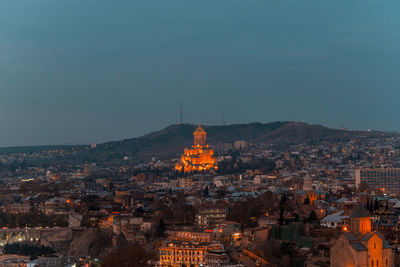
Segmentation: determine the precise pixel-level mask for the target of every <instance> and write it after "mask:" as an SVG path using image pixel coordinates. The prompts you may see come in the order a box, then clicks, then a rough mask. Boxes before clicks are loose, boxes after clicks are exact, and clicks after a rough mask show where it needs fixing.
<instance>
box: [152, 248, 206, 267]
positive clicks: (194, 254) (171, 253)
mask: <svg viewBox="0 0 400 267" xmlns="http://www.w3.org/2000/svg"><path fill="white" fill-rule="evenodd" d="M159 251H160V265H161V266H162V267H164V266H165V267H167V266H168V267H169V266H173V267H175V266H176V267H178V266H179V267H180V266H196V267H198V266H200V265H204V264H205V256H206V253H207V246H206V245H194V244H189V243H176V242H175V243H169V244H167V245H164V246H161V247H160V248H159Z"/></svg>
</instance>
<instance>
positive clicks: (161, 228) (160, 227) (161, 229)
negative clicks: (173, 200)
mask: <svg viewBox="0 0 400 267" xmlns="http://www.w3.org/2000/svg"><path fill="white" fill-rule="evenodd" d="M165 229H166V226H165V223H164V220H163V218H161V219H160V223H159V224H158V233H159V235H160V236H162V235H163V234H164V232H165Z"/></svg>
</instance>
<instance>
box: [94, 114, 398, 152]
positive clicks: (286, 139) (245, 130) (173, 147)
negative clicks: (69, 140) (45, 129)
mask: <svg viewBox="0 0 400 267" xmlns="http://www.w3.org/2000/svg"><path fill="white" fill-rule="evenodd" d="M196 128H197V125H192V124H181V125H171V126H168V127H167V128H164V129H162V130H160V131H156V132H153V133H150V134H147V135H144V136H141V137H138V138H132V139H126V140H122V141H118V142H108V143H104V144H100V145H97V148H96V149H93V150H92V151H91V153H95V154H98V153H100V154H101V153H107V154H109V153H111V154H119V155H127V156H132V157H135V158H137V159H145V160H148V159H150V158H151V157H157V158H168V157H173V156H176V155H178V154H180V153H182V152H183V149H184V148H185V147H188V146H191V145H192V143H193V132H194V131H195V129H196ZM203 128H204V129H205V130H206V132H207V143H208V144H210V145H215V144H217V143H232V142H234V141H236V140H246V141H248V142H252V143H265V144H275V145H277V146H278V147H282V148H284V147H287V146H288V145H290V144H299V143H305V142H306V143H309V142H314V143H316V142H321V141H339V140H342V141H348V140H351V139H352V138H355V137H357V138H377V137H386V136H390V135H392V134H390V133H383V132H367V131H348V130H339V129H331V128H327V127H324V126H321V125H311V124H307V123H302V122H272V123H249V124H233V125H227V126H203Z"/></svg>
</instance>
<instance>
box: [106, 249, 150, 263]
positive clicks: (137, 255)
mask: <svg viewBox="0 0 400 267" xmlns="http://www.w3.org/2000/svg"><path fill="white" fill-rule="evenodd" d="M151 258H152V257H151V255H149V253H147V252H146V251H145V250H144V249H143V248H142V247H139V246H135V245H128V246H125V247H123V248H121V249H118V250H114V251H112V252H111V253H109V254H108V255H107V256H106V257H105V258H104V260H103V267H137V266H140V267H151V266H153V265H152V264H150V260H151Z"/></svg>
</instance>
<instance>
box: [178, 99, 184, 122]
mask: <svg viewBox="0 0 400 267" xmlns="http://www.w3.org/2000/svg"><path fill="white" fill-rule="evenodd" d="M182 123H183V104H182V101H181V102H179V124H182Z"/></svg>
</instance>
